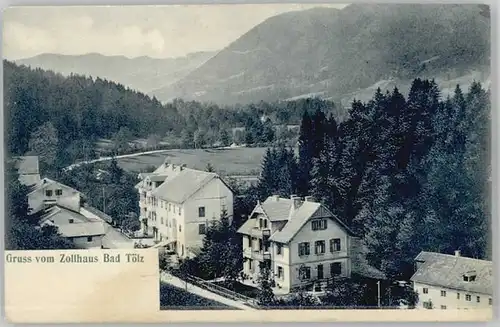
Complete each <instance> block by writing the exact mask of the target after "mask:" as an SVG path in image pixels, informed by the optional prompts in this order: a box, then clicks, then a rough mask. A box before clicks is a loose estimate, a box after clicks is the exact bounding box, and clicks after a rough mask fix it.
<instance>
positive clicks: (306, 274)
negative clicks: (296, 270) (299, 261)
mask: <svg viewBox="0 0 500 327" xmlns="http://www.w3.org/2000/svg"><path fill="white" fill-rule="evenodd" d="M300 279H302V280H304V279H311V267H302V268H300Z"/></svg>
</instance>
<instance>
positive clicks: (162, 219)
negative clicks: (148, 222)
mask: <svg viewBox="0 0 500 327" xmlns="http://www.w3.org/2000/svg"><path fill="white" fill-rule="evenodd" d="M161 224H162V225H163V217H161Z"/></svg>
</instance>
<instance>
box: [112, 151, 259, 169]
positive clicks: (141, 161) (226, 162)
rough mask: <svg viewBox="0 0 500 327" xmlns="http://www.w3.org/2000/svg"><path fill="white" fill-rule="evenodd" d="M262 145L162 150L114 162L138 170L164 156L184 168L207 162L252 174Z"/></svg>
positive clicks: (161, 159) (160, 160)
mask: <svg viewBox="0 0 500 327" xmlns="http://www.w3.org/2000/svg"><path fill="white" fill-rule="evenodd" d="M265 151H266V148H231V149H187V150H165V151H164V152H160V153H154V154H146V155H142V156H137V157H130V158H121V159H117V160H118V165H119V166H120V167H122V168H123V169H125V170H127V171H133V172H140V171H145V170H146V169H147V168H148V167H150V166H154V167H158V166H159V165H161V164H162V163H163V162H164V161H165V160H168V161H169V162H170V163H172V164H176V165H181V164H186V166H187V167H188V168H193V169H200V170H204V169H205V168H206V166H207V164H209V163H210V164H211V165H212V167H214V170H215V171H216V172H217V173H220V174H226V175H256V174H258V173H259V172H260V164H261V161H262V157H263V156H264V153H265Z"/></svg>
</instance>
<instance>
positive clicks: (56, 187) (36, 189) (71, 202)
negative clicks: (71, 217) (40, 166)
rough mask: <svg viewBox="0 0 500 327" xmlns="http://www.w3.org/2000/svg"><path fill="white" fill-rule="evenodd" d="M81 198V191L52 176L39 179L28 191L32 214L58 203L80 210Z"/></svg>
mask: <svg viewBox="0 0 500 327" xmlns="http://www.w3.org/2000/svg"><path fill="white" fill-rule="evenodd" d="M80 199H81V193H80V192H78V191H77V190H75V189H73V188H71V187H69V186H67V185H64V184H62V183H59V182H56V181H54V180H52V179H50V178H43V179H41V180H40V181H38V183H36V184H35V185H33V186H32V187H31V189H30V192H29V193H28V205H29V209H30V214H34V213H37V212H39V211H40V210H44V209H46V208H48V207H50V206H53V205H56V204H57V205H60V206H63V207H65V208H68V209H71V210H73V211H77V212H78V211H80Z"/></svg>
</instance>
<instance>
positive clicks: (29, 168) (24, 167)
mask: <svg viewBox="0 0 500 327" xmlns="http://www.w3.org/2000/svg"><path fill="white" fill-rule="evenodd" d="M14 160H15V166H16V169H17V172H18V174H19V182H20V183H21V184H23V185H27V186H31V185H34V184H36V183H38V182H39V181H40V169H39V164H38V157H37V156H22V157H15V158H14Z"/></svg>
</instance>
